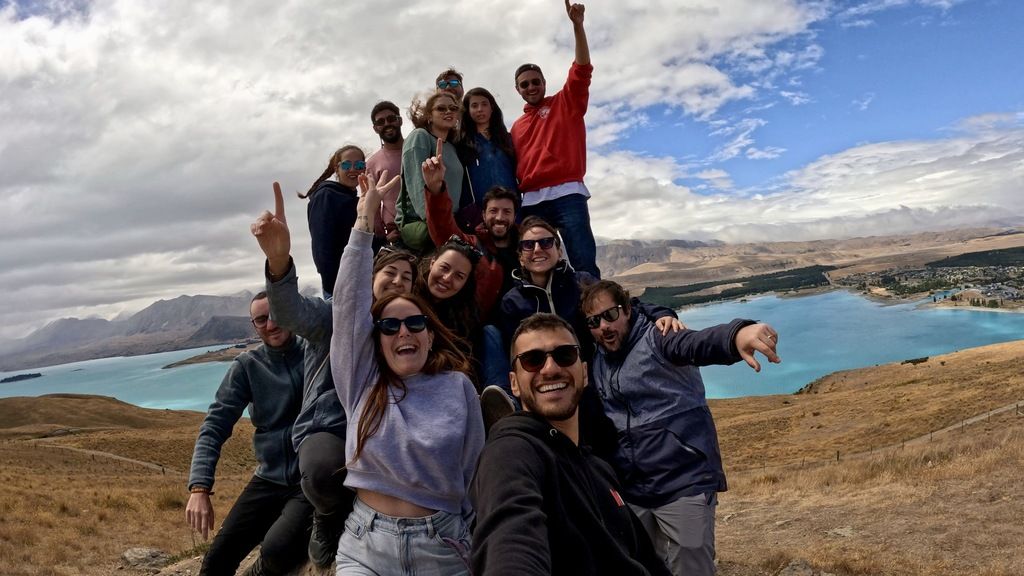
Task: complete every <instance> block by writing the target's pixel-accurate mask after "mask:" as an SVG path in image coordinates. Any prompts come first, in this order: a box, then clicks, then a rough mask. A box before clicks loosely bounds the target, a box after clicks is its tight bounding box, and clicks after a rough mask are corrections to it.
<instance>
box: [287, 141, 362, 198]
mask: <svg viewBox="0 0 1024 576" xmlns="http://www.w3.org/2000/svg"><path fill="white" fill-rule="evenodd" d="M349 150H357V151H359V153H360V154H361V155H362V156H363V160H366V153H365V152H363V149H362V148H360V147H359V146H356V145H355V144H346V145H344V146H342V147H341V148H338V149H337V150H335V151H334V154H331V157H330V159H329V160H327V168H325V169H324V173H323V174H321V175H320V177H319V178H317V179H316V182H313V185H312V186H310V187H309V190H307V191H306V193H305V194H303V193H302V192H299V193H298V194H299V198H302V199H303V200H305V199H306V198H309V196H310V195H311V194H312V193H313V192H315V191H316V187H317V186H319V185H320V183H321V182H323V181H324V180H327V179H328V178H330V177H331V175H332V174H334V173H336V172H337V171H338V164H339V163H340V162H341V155H342V154H344V153H345V152H348V151H349Z"/></svg>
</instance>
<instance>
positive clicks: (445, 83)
mask: <svg viewBox="0 0 1024 576" xmlns="http://www.w3.org/2000/svg"><path fill="white" fill-rule="evenodd" d="M459 86H462V80H459V79H458V78H452V79H451V80H438V81H437V87H438V88H440V89H441V90H444V89H445V88H458V87H459Z"/></svg>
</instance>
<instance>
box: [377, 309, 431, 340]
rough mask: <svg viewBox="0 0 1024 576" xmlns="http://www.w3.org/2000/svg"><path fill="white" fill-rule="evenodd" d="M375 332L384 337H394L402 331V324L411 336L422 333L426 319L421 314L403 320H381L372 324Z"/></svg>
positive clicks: (425, 326)
mask: <svg viewBox="0 0 1024 576" xmlns="http://www.w3.org/2000/svg"><path fill="white" fill-rule="evenodd" d="M374 324H375V325H376V326H377V330H379V331H380V333H381V334H383V335H385V336H394V335H395V334H398V331H399V330H401V329H402V324H405V327H406V328H408V329H409V332H412V333H413V334H415V333H417V332H423V331H424V330H426V328H427V317H426V316H424V315H423V314H416V315H414V316H406V317H405V318H381V319H380V320H377V321H376V322H374Z"/></svg>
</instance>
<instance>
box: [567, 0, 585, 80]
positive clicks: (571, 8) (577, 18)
mask: <svg viewBox="0 0 1024 576" xmlns="http://www.w3.org/2000/svg"><path fill="white" fill-rule="evenodd" d="M585 9H586V6H584V5H583V4H569V0H565V12H566V14H568V15H569V20H570V21H572V34H573V36H575V37H576V63H577V64H579V65H580V66H586V65H587V64H590V46H589V45H588V44H587V31H586V30H584V29H583V11H584V10H585Z"/></svg>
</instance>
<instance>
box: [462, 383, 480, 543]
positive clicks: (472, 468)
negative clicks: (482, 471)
mask: <svg viewBox="0 0 1024 576" xmlns="http://www.w3.org/2000/svg"><path fill="white" fill-rule="evenodd" d="M463 378H464V381H463V389H464V390H465V391H466V407H467V410H466V434H465V440H464V443H463V445H462V478H463V481H464V482H465V484H464V486H465V488H466V498H465V500H464V501H463V503H462V517H463V518H465V519H466V525H467V526H471V525H472V518H473V506H472V504H471V503H470V501H469V490H470V484H471V483H472V481H473V475H474V474H475V473H476V466H477V462H479V461H480V452H481V451H483V449H484V417H483V414H482V412H481V409H480V397H479V396H477V394H476V388H475V387H474V386H473V383H472V382H470V381H469V378H468V377H466V376H465V375H463Z"/></svg>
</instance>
